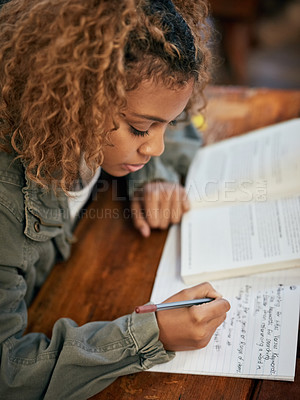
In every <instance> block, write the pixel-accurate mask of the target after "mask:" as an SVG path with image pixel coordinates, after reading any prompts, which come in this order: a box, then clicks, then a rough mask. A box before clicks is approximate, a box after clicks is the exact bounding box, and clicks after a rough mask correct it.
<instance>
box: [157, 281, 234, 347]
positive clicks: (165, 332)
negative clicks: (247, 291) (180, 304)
mask: <svg viewBox="0 0 300 400" xmlns="http://www.w3.org/2000/svg"><path fill="white" fill-rule="evenodd" d="M203 297H212V298H214V299H215V300H213V301H212V302H210V303H205V304H202V305H199V306H192V307H185V308H177V309H174V310H165V311H158V312H157V313H156V318H157V322H158V326H159V330H160V334H159V339H160V341H161V342H162V344H163V345H164V348H165V349H166V350H171V351H180V350H195V349H200V348H202V347H205V346H206V345H207V344H208V343H209V341H210V339H211V337H212V335H213V334H214V332H215V330H216V329H217V327H218V326H219V325H220V324H222V322H223V321H224V320H225V318H226V312H227V311H229V309H230V305H229V303H228V301H227V300H225V299H223V298H222V297H221V295H220V294H219V293H218V292H216V291H215V290H214V288H213V287H212V286H211V285H210V284H209V283H202V284H200V285H197V286H194V287H192V288H190V289H185V290H182V291H181V292H179V293H177V294H175V295H174V296H172V297H170V298H169V299H167V300H166V301H165V302H164V303H169V302H172V301H182V300H193V299H197V298H203Z"/></svg>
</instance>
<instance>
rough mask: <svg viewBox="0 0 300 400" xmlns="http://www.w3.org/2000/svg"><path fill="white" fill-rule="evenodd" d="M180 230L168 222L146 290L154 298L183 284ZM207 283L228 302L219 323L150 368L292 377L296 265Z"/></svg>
mask: <svg viewBox="0 0 300 400" xmlns="http://www.w3.org/2000/svg"><path fill="white" fill-rule="evenodd" d="M180 236H181V235H180V226H179V225H174V226H172V227H171V228H170V231H169V234H168V238H167V241H166V244H165V247H164V251H163V254H162V258H161V261H160V265H159V268H158V271H157V275H156V279H155V283H154V287H153V291H152V295H151V301H153V302H154V303H159V302H162V301H163V300H165V299H166V298H167V297H168V296H171V295H172V294H174V293H176V292H178V291H180V290H182V289H183V288H186V287H187V286H186V285H185V284H184V283H183V281H182V279H181V276H180V268H181V265H180V258H181V257H180V253H181V245H180ZM299 267H300V265H299ZM211 283H212V285H213V286H214V287H215V288H216V289H217V290H218V291H219V292H220V293H222V295H223V296H224V297H225V298H226V299H228V301H229V302H230V304H231V309H230V311H229V312H228V313H227V318H226V320H225V321H224V323H223V324H222V325H221V326H220V327H219V328H218V329H217V330H216V332H215V334H214V335H213V337H212V339H211V340H210V343H209V344H208V345H207V346H206V347H205V348H203V349H200V350H195V351H183V352H177V354H176V357H175V358H174V359H173V360H172V361H170V362H168V363H166V364H160V365H157V366H155V367H153V368H151V369H150V371H156V372H171V373H184V374H200V375H216V376H231V377H241V378H257V379H274V380H286V381H293V380H294V376H295V363H296V350H297V336H298V319H299V301H300V268H294V269H290V270H283V271H279V270H277V271H273V272H268V273H262V274H256V275H255V274H254V275H251V276H247V277H239V278H231V279H226V280H216V281H212V282H211ZM161 312H164V311H161Z"/></svg>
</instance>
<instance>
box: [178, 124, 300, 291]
mask: <svg viewBox="0 0 300 400" xmlns="http://www.w3.org/2000/svg"><path fill="white" fill-rule="evenodd" d="M186 190H187V193H188V196H189V198H190V201H191V210H190V211H189V212H187V213H186V214H185V215H184V217H183V219H182V224H181V276H182V279H183V281H184V282H185V283H186V284H195V283H198V282H202V281H204V280H215V279H225V278H229V277H235V276H243V275H248V274H253V273H261V272H267V271H272V270H278V269H285V268H291V267H296V266H299V265H300V119H294V120H290V121H288V122H284V123H280V124H276V125H273V126H270V127H267V128H263V129H259V130H256V131H253V132H250V133H248V134H245V135H242V136H239V137H235V138H232V139H228V140H225V141H222V142H219V143H217V144H214V145H211V146H207V147H204V148H201V149H199V151H198V152H197V154H196V156H195V158H194V160H193V162H192V164H191V166H190V168H189V172H188V176H187V181H186Z"/></svg>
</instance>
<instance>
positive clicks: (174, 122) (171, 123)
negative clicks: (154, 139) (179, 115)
mask: <svg viewBox="0 0 300 400" xmlns="http://www.w3.org/2000/svg"><path fill="white" fill-rule="evenodd" d="M169 125H170V126H176V125H177V120H176V119H174V120H173V121H171V122H169Z"/></svg>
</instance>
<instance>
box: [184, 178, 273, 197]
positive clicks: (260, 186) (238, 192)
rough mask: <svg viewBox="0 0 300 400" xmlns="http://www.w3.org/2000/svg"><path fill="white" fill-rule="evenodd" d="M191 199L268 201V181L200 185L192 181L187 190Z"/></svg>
mask: <svg viewBox="0 0 300 400" xmlns="http://www.w3.org/2000/svg"><path fill="white" fill-rule="evenodd" d="M186 191H187V195H188V197H189V199H191V201H192V202H193V203H194V202H195V203H196V202H207V203H216V202H227V203H230V202H251V201H260V202H261V201H266V200H267V199H268V191H267V181H266V180H261V181H257V180H256V181H251V180H243V181H240V180H239V181H234V180H231V181H225V182H224V181H222V182H219V181H209V182H206V183H205V184H204V185H199V183H198V182H197V181H191V182H190V183H189V185H188V187H187V189H186Z"/></svg>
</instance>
